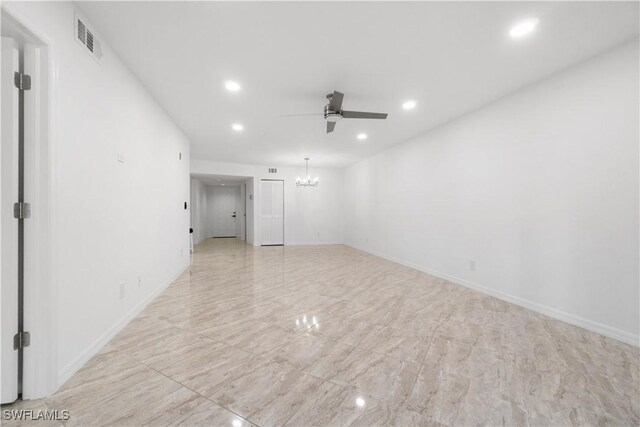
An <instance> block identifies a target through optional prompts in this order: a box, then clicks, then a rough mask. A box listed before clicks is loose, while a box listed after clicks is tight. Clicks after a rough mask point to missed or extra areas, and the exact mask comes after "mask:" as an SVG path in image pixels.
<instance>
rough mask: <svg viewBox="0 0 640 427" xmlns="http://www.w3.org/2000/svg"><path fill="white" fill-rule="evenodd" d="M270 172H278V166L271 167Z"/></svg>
mask: <svg viewBox="0 0 640 427" xmlns="http://www.w3.org/2000/svg"><path fill="white" fill-rule="evenodd" d="M269 173H278V169H276V168H269Z"/></svg>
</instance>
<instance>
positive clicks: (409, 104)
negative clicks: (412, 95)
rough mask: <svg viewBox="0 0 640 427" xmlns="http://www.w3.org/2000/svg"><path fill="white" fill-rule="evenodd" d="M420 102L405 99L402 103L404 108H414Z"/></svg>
mask: <svg viewBox="0 0 640 427" xmlns="http://www.w3.org/2000/svg"><path fill="white" fill-rule="evenodd" d="M417 104H418V103H417V102H416V101H414V100H412V99H411V100H409V101H405V102H403V103H402V108H404V109H405V110H413V109H414V108H416V105H417Z"/></svg>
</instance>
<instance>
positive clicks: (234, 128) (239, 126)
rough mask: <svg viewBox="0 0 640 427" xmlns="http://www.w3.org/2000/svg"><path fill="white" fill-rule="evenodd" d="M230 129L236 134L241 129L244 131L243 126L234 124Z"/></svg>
mask: <svg viewBox="0 0 640 427" xmlns="http://www.w3.org/2000/svg"><path fill="white" fill-rule="evenodd" d="M231 129H233V130H235V131H236V132H240V131H241V130H242V129H244V126H242V125H241V124H240V123H234V124H232V125H231Z"/></svg>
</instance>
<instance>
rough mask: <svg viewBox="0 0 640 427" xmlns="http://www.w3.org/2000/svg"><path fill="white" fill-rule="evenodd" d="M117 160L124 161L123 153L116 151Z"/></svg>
mask: <svg viewBox="0 0 640 427" xmlns="http://www.w3.org/2000/svg"><path fill="white" fill-rule="evenodd" d="M118 161H119V162H120V163H124V154H122V153H118Z"/></svg>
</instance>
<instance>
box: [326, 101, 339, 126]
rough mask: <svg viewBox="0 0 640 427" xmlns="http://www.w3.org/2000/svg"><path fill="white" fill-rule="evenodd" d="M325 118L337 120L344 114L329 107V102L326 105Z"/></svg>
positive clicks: (330, 120) (329, 120)
mask: <svg viewBox="0 0 640 427" xmlns="http://www.w3.org/2000/svg"><path fill="white" fill-rule="evenodd" d="M324 118H325V119H326V120H327V121H328V122H337V121H339V120H341V119H342V114H340V113H339V112H338V111H333V110H331V109H330V108H329V104H327V105H325V106H324Z"/></svg>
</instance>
